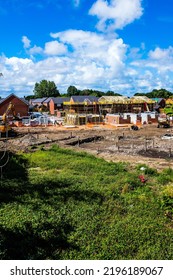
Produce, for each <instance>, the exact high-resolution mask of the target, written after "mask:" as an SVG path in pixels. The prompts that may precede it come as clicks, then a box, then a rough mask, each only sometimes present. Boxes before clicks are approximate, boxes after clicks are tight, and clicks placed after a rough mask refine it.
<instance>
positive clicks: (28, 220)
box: [0, 145, 173, 260]
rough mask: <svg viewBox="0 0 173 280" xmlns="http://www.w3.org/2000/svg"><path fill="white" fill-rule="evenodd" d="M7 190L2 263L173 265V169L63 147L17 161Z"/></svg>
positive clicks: (0, 225)
mask: <svg viewBox="0 0 173 280" xmlns="http://www.w3.org/2000/svg"><path fill="white" fill-rule="evenodd" d="M10 158H11V159H10V163H9V164H8V166H7V167H6V169H5V170H3V179H2V181H1V187H0V201H1V205H0V258H1V259H110V260H111V259H165V260H167V259H172V258H173V222H172V217H173V210H172V209H173V187H172V181H173V170H171V169H166V170H164V171H163V172H162V173H158V172H157V171H156V170H153V169H151V168H149V167H147V166H145V170H144V176H145V177H146V178H147V182H146V183H145V184H143V183H142V182H141V181H140V180H139V177H138V176H139V175H141V172H142V171H141V170H140V168H141V165H137V166H136V168H134V169H133V170H131V168H130V166H129V165H128V164H127V163H124V162H122V163H113V162H109V163H108V162H106V161H104V160H103V159H99V158H96V157H94V156H92V155H89V154H86V153H77V152H74V151H73V150H68V149H61V148H59V147H57V146H55V145H53V146H52V148H51V149H50V150H46V151H45V150H44V149H43V148H42V149H41V150H40V151H36V152H31V153H29V154H19V155H11V156H10Z"/></svg>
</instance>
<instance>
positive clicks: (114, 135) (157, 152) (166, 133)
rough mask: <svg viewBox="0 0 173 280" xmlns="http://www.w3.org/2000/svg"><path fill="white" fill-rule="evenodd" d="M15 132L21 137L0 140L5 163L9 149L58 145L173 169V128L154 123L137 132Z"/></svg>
mask: <svg viewBox="0 0 173 280" xmlns="http://www.w3.org/2000/svg"><path fill="white" fill-rule="evenodd" d="M15 131H16V133H17V134H18V136H17V137H15V138H11V139H10V138H9V139H3V138H2V139H1V141H0V150H1V153H2V152H3V153H4V154H3V158H1V166H2V165H3V164H5V161H6V157H7V156H5V152H8V151H12V152H25V153H27V152H34V151H36V150H38V149H40V148H41V149H48V148H49V147H50V146H51V145H52V144H57V145H58V146H60V147H66V148H70V149H75V150H77V151H86V152H88V153H91V154H93V155H95V156H97V157H101V158H104V159H105V160H107V161H113V162H116V161H123V162H124V161H126V162H129V163H130V164H131V165H132V166H134V165H136V164H139V163H141V164H142V163H143V164H147V165H149V166H151V167H154V168H156V169H158V170H162V169H164V168H167V167H172V168H173V150H172V142H173V128H169V129H165V128H160V129H158V128H157V126H156V125H153V124H152V125H145V126H143V127H141V128H140V129H138V130H137V131H136V130H133V129H131V127H126V128H118V129H117V128H114V127H111V126H110V125H95V126H80V127H75V128H70V127H68V128H67V127H57V126H55V127H39V128H38V127H37V128H36V127H32V128H31V127H30V128H15Z"/></svg>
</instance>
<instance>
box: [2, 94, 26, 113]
mask: <svg viewBox="0 0 173 280" xmlns="http://www.w3.org/2000/svg"><path fill="white" fill-rule="evenodd" d="M9 103H12V104H13V105H14V108H15V114H16V116H18V117H23V116H28V111H29V103H28V101H27V100H25V99H24V98H20V97H18V96H16V95H15V94H13V93H12V94H10V95H9V96H7V97H6V98H2V99H0V115H1V116H2V115H3V114H4V113H5V111H6V110H7V107H8V105H9Z"/></svg>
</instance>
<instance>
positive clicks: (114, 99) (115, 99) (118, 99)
mask: <svg viewBox="0 0 173 280" xmlns="http://www.w3.org/2000/svg"><path fill="white" fill-rule="evenodd" d="M98 101H99V103H121V104H122V103H130V99H129V98H128V97H127V96H102V97H100V98H99V100H98Z"/></svg>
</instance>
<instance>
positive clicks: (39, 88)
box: [34, 80, 60, 97]
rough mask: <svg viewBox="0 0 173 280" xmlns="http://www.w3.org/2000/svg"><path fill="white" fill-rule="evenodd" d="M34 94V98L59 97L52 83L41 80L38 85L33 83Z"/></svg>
mask: <svg viewBox="0 0 173 280" xmlns="http://www.w3.org/2000/svg"><path fill="white" fill-rule="evenodd" d="M34 94H35V96H36V97H57V96H60V93H59V90H58V89H57V87H56V85H55V83H54V82H53V81H47V80H42V81H41V82H39V83H35V87H34Z"/></svg>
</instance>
